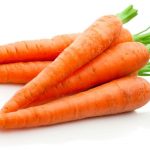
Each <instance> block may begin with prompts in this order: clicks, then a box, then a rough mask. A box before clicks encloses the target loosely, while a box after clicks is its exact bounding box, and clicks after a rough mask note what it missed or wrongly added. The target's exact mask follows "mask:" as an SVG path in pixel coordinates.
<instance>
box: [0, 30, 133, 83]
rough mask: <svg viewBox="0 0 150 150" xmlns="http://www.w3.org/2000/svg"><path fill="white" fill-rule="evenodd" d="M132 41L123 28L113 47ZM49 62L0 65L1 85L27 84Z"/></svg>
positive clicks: (128, 33)
mask: <svg viewBox="0 0 150 150" xmlns="http://www.w3.org/2000/svg"><path fill="white" fill-rule="evenodd" d="M66 38H67V36H66ZM130 41H132V35H131V34H130V32H129V31H128V30H127V29H124V28H123V29H122V30H121V32H120V35H119V37H118V38H116V40H115V41H114V42H113V43H112V44H111V45H112V46H114V45H116V44H119V43H123V42H130ZM43 50H44V49H43ZM48 62H50V61H33V62H17V63H9V64H0V83H16V84H20V83H27V82H29V81H30V80H31V79H33V78H34V77H36V76H37V75H38V74H39V73H40V72H41V71H42V70H43V69H44V68H45V67H46V66H47V65H48V64H49V63H48Z"/></svg>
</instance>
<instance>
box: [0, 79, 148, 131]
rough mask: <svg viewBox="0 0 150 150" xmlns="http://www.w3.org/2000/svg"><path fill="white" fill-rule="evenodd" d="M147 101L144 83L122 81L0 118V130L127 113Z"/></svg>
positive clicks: (144, 81)
mask: <svg viewBox="0 0 150 150" xmlns="http://www.w3.org/2000/svg"><path fill="white" fill-rule="evenodd" d="M129 83H130V84H129ZM137 93H138V94H137ZM149 99H150V84H149V83H148V82H147V81H146V80H144V79H142V78H139V77H126V78H122V79H118V80H114V81H112V82H109V83H106V84H104V85H102V86H99V87H96V88H93V89H90V90H88V91H85V92H81V93H78V94H76V95H72V96H68V97H65V98H62V99H58V100H56V101H53V102H51V103H48V104H45V105H41V106H37V107H31V108H27V109H22V110H18V111H16V112H10V113H5V114H1V115H0V128H1V129H7V128H27V127H37V126H44V125H52V124H57V123H63V122H68V121H73V120H79V119H84V118H89V117H95V116H104V115H112V114H118V113H123V112H129V111H133V110H135V109H137V108H139V107H141V106H143V105H145V104H146V103H147V102H148V101H149Z"/></svg>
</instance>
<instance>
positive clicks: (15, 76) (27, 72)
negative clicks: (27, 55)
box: [0, 61, 51, 84]
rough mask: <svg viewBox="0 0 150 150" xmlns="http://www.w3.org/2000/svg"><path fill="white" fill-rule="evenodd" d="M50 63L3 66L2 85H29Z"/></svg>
mask: <svg viewBox="0 0 150 150" xmlns="http://www.w3.org/2000/svg"><path fill="white" fill-rule="evenodd" d="M50 63H51V62H50V61H34V62H19V63H10V64H1V65H0V83H15V84H16V83H19V84H22V83H27V82H29V81H30V80H32V79H33V78H34V77H35V76H37V75H38V74H39V73H40V72H41V71H42V70H43V69H44V68H45V67H46V66H47V65H48V64H50Z"/></svg>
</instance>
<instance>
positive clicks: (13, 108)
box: [1, 101, 18, 113]
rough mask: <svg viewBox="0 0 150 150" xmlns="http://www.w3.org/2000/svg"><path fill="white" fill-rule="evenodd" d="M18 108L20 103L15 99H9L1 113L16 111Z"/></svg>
mask: <svg viewBox="0 0 150 150" xmlns="http://www.w3.org/2000/svg"><path fill="white" fill-rule="evenodd" d="M17 109H18V104H17V103H16V102H15V101H8V103H6V104H5V105H4V106H3V107H2V109H1V113H9V112H13V111H16V110H17Z"/></svg>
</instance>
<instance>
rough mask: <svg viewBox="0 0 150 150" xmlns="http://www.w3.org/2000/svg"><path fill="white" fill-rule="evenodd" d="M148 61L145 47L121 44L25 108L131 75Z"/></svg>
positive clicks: (136, 44) (133, 43) (138, 44)
mask: <svg viewBox="0 0 150 150" xmlns="http://www.w3.org/2000/svg"><path fill="white" fill-rule="evenodd" d="M148 59H149V53H148V50H147V49H146V47H145V46H144V45H143V44H141V43H137V42H126V43H121V44H118V45H116V46H115V47H113V48H110V49H108V50H107V51H105V52H103V53H102V54H101V55H99V56H98V57H97V58H96V59H94V60H92V61H91V62H90V63H88V64H87V65H85V66H83V67H82V68H80V69H79V70H78V71H76V72H75V73H74V74H72V76H70V77H69V78H67V79H65V80H64V81H63V82H61V83H59V84H58V85H56V86H53V87H51V88H49V89H47V90H46V91H45V92H44V93H43V94H42V95H41V96H39V97H38V99H37V100H35V101H33V102H32V103H30V104H27V105H26V106H24V107H30V106H34V105H40V104H43V103H47V102H49V101H51V100H53V99H54V98H58V97H61V96H64V95H68V94H73V93H77V92H80V91H83V90H86V89H89V88H91V87H93V86H96V85H100V84H103V83H106V82H109V81H111V80H113V79H118V78H120V77H123V76H126V75H129V74H130V73H132V72H135V71H137V70H139V69H140V68H141V67H142V66H145V64H146V63H147V61H148ZM11 102H13V100H12V101H10V104H11ZM8 104H9V103H8ZM6 106H7V104H6ZM20 108H21V105H20Z"/></svg>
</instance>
